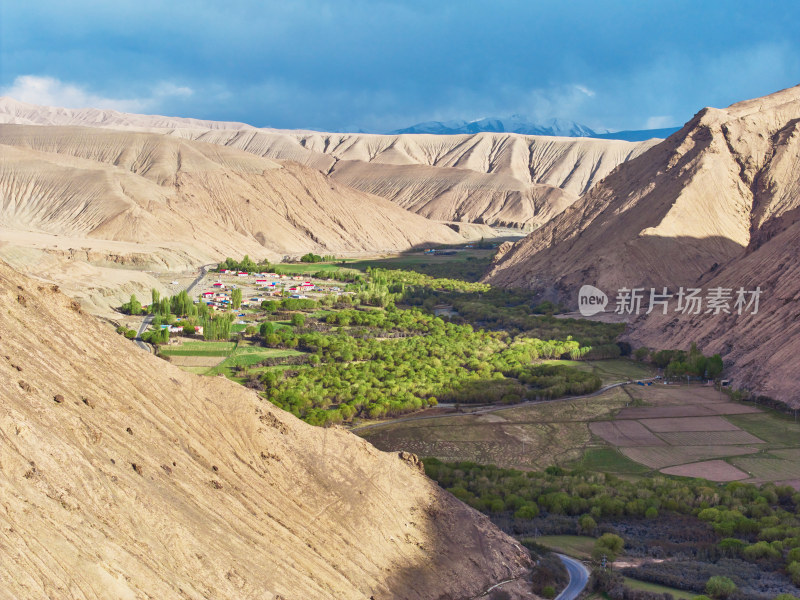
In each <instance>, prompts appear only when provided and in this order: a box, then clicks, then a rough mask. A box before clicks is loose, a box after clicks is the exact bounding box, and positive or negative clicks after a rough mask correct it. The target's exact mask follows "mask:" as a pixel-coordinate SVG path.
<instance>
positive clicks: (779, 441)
mask: <svg viewBox="0 0 800 600" xmlns="http://www.w3.org/2000/svg"><path fill="white" fill-rule="evenodd" d="M728 420H729V421H730V422H731V423H734V424H735V425H738V426H739V427H741V428H742V429H744V430H745V431H749V432H750V433H752V434H753V435H755V436H756V437H759V438H761V439H762V440H764V441H765V442H767V443H768V444H774V445H776V446H784V447H796V446H800V424H797V423H795V422H794V421H792V420H790V419H789V418H787V417H785V416H783V415H779V414H775V413H772V412H760V413H758V414H752V415H731V416H730V417H728Z"/></svg>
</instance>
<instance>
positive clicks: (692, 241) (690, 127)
mask: <svg viewBox="0 0 800 600" xmlns="http://www.w3.org/2000/svg"><path fill="white" fill-rule="evenodd" d="M798 173H800V87H795V88H790V89H787V90H783V91H781V92H778V93H775V94H772V95H770V96H766V97H764V98H759V99H755V100H749V101H746V102H741V103H738V104H734V105H732V106H730V107H728V108H727V109H723V110H720V109H713V108H706V109H703V110H702V111H700V112H699V113H698V114H697V115H696V116H695V117H694V118H693V119H692V120H691V121H689V122H688V123H687V124H686V125H685V126H684V127H683V128H682V129H681V130H680V131H679V132H678V133H676V134H674V135H673V136H671V137H670V138H669V139H667V140H665V141H664V142H662V143H660V144H659V145H657V146H655V147H654V148H652V149H650V150H649V151H648V152H646V153H645V154H643V155H642V156H640V157H638V158H636V159H634V160H631V161H629V162H627V163H624V164H622V165H620V166H619V167H617V168H616V169H615V170H614V172H613V173H612V174H611V175H609V176H608V177H607V178H606V179H605V180H603V181H601V182H599V183H598V184H597V185H596V186H595V187H594V188H592V190H590V191H589V192H588V193H587V194H586V195H584V196H583V197H582V198H581V200H580V201H578V202H577V203H575V204H574V205H572V206H571V207H570V208H568V209H567V210H566V211H564V213H562V214H561V215H559V216H558V217H556V218H555V219H553V220H552V221H551V222H550V223H548V224H547V225H545V226H544V227H542V228H541V229H540V230H538V231H536V232H534V233H532V234H531V235H529V236H528V237H527V238H525V239H524V240H523V241H521V242H519V243H517V244H515V245H514V247H513V248H512V249H511V251H509V252H508V253H506V254H505V255H504V256H503V258H502V259H501V260H500V261H499V262H498V264H496V266H495V267H494V269H493V270H492V272H491V273H490V274H489V276H488V278H487V280H488V281H491V282H492V283H496V284H500V285H506V286H519V287H527V288H531V289H535V290H537V291H539V292H543V293H547V294H549V295H550V296H553V297H558V298H559V299H561V300H564V301H566V302H568V303H570V304H572V305H575V304H576V302H577V296H576V295H575V292H576V290H577V288H578V287H579V286H580V285H582V284H583V283H590V284H594V285H596V286H597V287H600V288H601V289H603V290H605V291H606V292H607V293H609V295H615V294H616V290H618V289H620V288H622V287H627V288H632V287H645V288H650V287H651V286H653V287H656V288H659V290H660V288H661V287H663V286H669V287H670V288H671V290H672V291H677V288H678V287H679V286H684V287H702V288H704V289H706V290H707V289H710V288H713V287H718V286H719V285H723V287H726V288H728V287H729V288H733V289H738V288H739V287H744V288H745V289H754V288H755V286H756V285H760V286H761V288H762V290H763V291H764V293H763V296H762V305H761V309H760V310H761V311H762V313H761V314H759V315H757V318H753V317H747V316H739V317H738V318H736V319H735V318H733V316H728V317H714V316H713V315H705V314H703V315H699V316H697V317H694V318H690V317H689V316H686V315H678V316H677V317H676V316H674V315H670V316H669V317H668V318H666V319H662V318H660V317H659V318H652V319H647V320H645V319H642V320H641V321H640V322H637V323H636V327H635V330H634V332H633V334H632V337H633V338H634V340H637V341H640V342H646V343H649V344H652V345H656V346H659V347H685V346H687V345H688V343H689V342H690V341H692V340H693V339H697V341H698V342H702V344H701V345H702V346H703V348H704V349H705V350H706V351H712V352H713V351H721V352H722V353H723V358H725V359H726V361H727V362H728V364H729V365H731V366H732V367H733V368H732V370H731V372H732V373H733V375H734V379H735V381H734V383H737V384H747V385H749V386H752V387H753V388H755V389H757V390H759V391H761V392H763V393H769V394H770V395H772V396H774V397H776V398H779V399H782V400H793V401H795V402H796V400H795V398H796V396H795V393H794V392H792V391H791V390H796V389H797V384H798V383H800V376H798V374H797V372H796V369H793V368H791V365H792V364H793V357H794V356H796V353H797V351H798V349H799V348H800V329H798V327H797V326H796V323H795V317H796V315H797V314H799V313H800V311H798V304H797V302H798V298H799V297H800V277H798V276H797V274H796V273H795V267H796V264H797V258H798V252H799V251H800V249H799V248H798V242H797V239H798V238H797V233H798V230H797V227H798V225H797V222H798V215H800V175H798ZM748 286H751V287H750V288H748ZM612 302H613V299H612ZM667 321H668V323H667Z"/></svg>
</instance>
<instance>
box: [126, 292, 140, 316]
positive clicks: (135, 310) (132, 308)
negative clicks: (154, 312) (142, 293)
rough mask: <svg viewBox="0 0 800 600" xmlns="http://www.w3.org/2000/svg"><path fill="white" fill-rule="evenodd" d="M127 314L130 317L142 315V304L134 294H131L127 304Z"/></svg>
mask: <svg viewBox="0 0 800 600" xmlns="http://www.w3.org/2000/svg"><path fill="white" fill-rule="evenodd" d="M127 308H128V313H129V314H131V315H140V314H142V303H141V302H139V300H138V299H137V298H136V294H131V299H130V301H129V302H128V304H127Z"/></svg>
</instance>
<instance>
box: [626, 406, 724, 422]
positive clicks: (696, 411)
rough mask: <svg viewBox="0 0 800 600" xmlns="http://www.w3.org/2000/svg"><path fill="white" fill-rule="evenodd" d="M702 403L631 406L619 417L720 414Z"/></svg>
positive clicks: (656, 417)
mask: <svg viewBox="0 0 800 600" xmlns="http://www.w3.org/2000/svg"><path fill="white" fill-rule="evenodd" d="M718 414H719V413H715V412H713V411H711V410H709V409H708V408H707V407H706V406H703V405H702V404H699V405H696V406H692V405H688V406H678V405H669V406H629V407H627V408H623V409H622V410H621V411H619V413H618V414H617V418H618V419H662V418H675V417H711V416H715V415H718Z"/></svg>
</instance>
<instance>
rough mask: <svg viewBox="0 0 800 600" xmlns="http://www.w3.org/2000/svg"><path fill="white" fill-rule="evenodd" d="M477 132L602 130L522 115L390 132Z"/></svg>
mask: <svg viewBox="0 0 800 600" xmlns="http://www.w3.org/2000/svg"><path fill="white" fill-rule="evenodd" d="M481 131H491V132H507V133H521V134H524V135H555V136H564V137H593V136H595V135H597V134H598V133H606V131H605V130H603V131H594V130H593V129H591V128H589V127H587V126H586V125H582V124H580V123H576V122H575V121H569V120H566V119H549V120H547V121H544V122H542V123H534V122H532V121H531V120H530V119H528V118H526V117H524V116H522V115H511V116H510V117H487V118H485V119H478V120H476V121H461V120H455V121H427V122H425V123H417V124H416V125H412V126H411V127H406V128H404V129H398V130H396V131H391V132H389V133H391V134H399V133H433V134H436V135H447V134H450V135H452V134H461V133H479V132H481Z"/></svg>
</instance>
